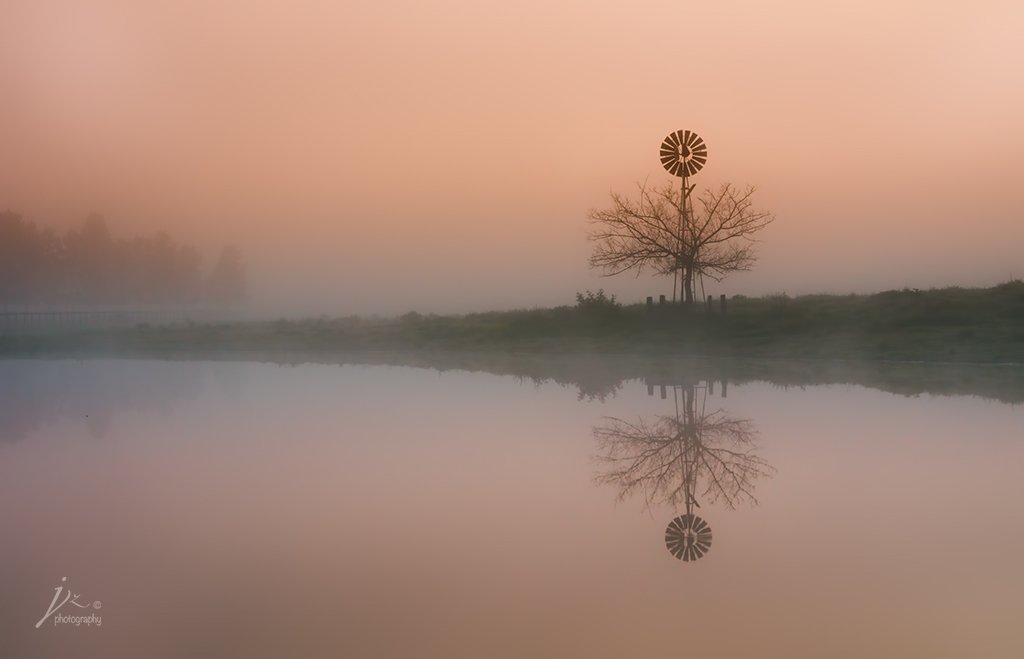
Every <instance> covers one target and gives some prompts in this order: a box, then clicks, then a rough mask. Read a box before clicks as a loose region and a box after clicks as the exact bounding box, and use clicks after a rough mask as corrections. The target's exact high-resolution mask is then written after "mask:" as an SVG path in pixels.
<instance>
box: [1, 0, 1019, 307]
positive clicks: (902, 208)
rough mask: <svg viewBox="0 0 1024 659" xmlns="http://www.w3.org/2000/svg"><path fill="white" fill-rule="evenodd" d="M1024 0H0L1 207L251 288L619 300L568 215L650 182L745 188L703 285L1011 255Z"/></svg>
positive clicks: (828, 285) (507, 299)
mask: <svg viewBox="0 0 1024 659" xmlns="http://www.w3.org/2000/svg"><path fill="white" fill-rule="evenodd" d="M1022 30H1024V8H1022V7H1021V5H1020V4H1019V3H1011V2H999V1H989V0H983V1H981V2H975V3H971V4H970V6H969V7H967V6H965V5H963V4H962V3H951V2H907V3H899V4H896V5H894V4H893V3H889V2H880V1H878V2H875V1H871V2H852V1H849V2H847V1H845V0H844V1H843V2H837V3H827V4H822V3H817V2H809V1H785V2H775V3H771V4H770V5H762V4H759V3H741V2H717V3H705V4H703V5H694V4H692V3H679V2H667V1H649V2H640V3H630V4H628V5H627V4H623V3H621V2H577V1H571V2H565V3H550V2H521V3H514V4H509V3H503V4H498V3H480V2H469V1H464V0H452V1H445V2H435V3H427V4H424V3H416V2H408V1H400V2H395V3H364V4H352V3H347V4H344V5H332V4H330V3H326V4H324V3H313V2H281V1H276V0H258V1H248V2H219V3H207V2H192V1H188V2H176V3H131V4H125V3H115V2H106V1H103V0H95V1H89V2H51V1H49V0H44V1H38V0H31V1H29V0H9V1H7V2H4V3H3V4H2V6H0V89H2V90H3V97H4V102H3V103H0V208H11V209H13V210H16V211H19V212H21V213H23V214H24V215H25V216H27V217H30V218H32V219H34V220H36V221H38V222H40V223H42V224H45V225H48V226H54V227H56V228H65V227H67V226H69V225H71V224H73V223H76V222H79V221H81V219H82V218H84V216H85V215H86V214H87V213H88V212H90V211H98V212H102V213H103V214H105V215H106V217H107V219H108V221H109V223H110V225H111V227H112V228H113V229H114V230H115V232H117V233H118V234H126V235H135V234H139V233H144V232H149V231H156V230H160V229H162V230H167V231H169V232H170V233H171V234H172V235H174V236H175V237H176V238H178V239H180V240H183V241H185V242H186V243H189V244H195V245H197V246H199V247H200V249H201V250H202V251H203V252H204V254H206V255H207V258H212V257H213V256H214V255H215V254H216V253H217V250H219V249H220V246H222V245H224V244H237V245H238V246H239V247H240V248H241V249H242V251H243V253H244V254H245V256H246V260H247V263H248V266H249V272H250V277H251V290H252V303H253V305H254V306H255V307H256V308H257V309H260V310H262V311H263V312H265V313H282V312H291V313H319V312H329V313H349V312H360V313H400V312H404V311H407V310H409V309H417V310H419V311H424V312H425V311H439V312H443V311H467V310H475V309H491V308H509V307H529V306H534V305H552V304H561V303H571V302H572V300H573V295H574V294H575V292H576V291H577V290H583V289H586V288H592V289H596V288H597V287H599V286H603V287H604V288H606V289H608V290H610V291H611V292H614V293H617V294H618V295H619V297H620V298H622V299H625V300H629V301H632V300H636V299H639V298H641V297H642V296H645V295H649V294H658V293H662V292H670V288H671V284H670V283H669V282H654V281H652V280H650V279H649V278H647V277H642V278H640V279H639V280H637V279H633V278H631V277H628V276H627V277H623V278H619V279H616V280H602V279H599V278H597V277H596V276H595V275H594V274H593V273H591V272H589V271H588V269H587V266H586V258H587V255H588V249H589V248H588V245H587V243H586V240H585V233H586V226H585V220H584V218H585V214H586V211H587V210H588V209H589V208H591V207H595V206H600V205H602V204H604V203H605V201H606V199H607V194H608V192H609V190H613V189H614V190H628V189H629V188H630V186H632V185H633V183H634V182H635V181H637V180H644V179H646V178H648V177H649V178H650V179H651V180H652V181H653V180H661V179H662V178H664V177H665V176H664V173H663V172H662V170H661V168H660V166H659V163H658V160H657V152H656V148H657V146H658V144H659V143H660V141H661V139H662V138H663V137H664V136H665V135H666V134H667V133H668V132H670V131H673V130H676V129H691V130H695V131H697V132H698V133H700V134H701V135H702V136H703V137H704V139H705V140H706V141H707V143H708V145H709V149H710V158H709V160H708V164H707V166H706V167H705V168H704V170H703V171H701V172H700V173H699V174H698V176H697V177H696V178H695V179H694V183H696V184H697V185H698V187H704V186H715V185H717V184H719V183H721V182H725V181H731V182H734V183H736V184H740V185H742V184H747V183H750V184H757V185H758V186H760V190H759V193H758V204H759V205H760V206H762V207H765V208H768V209H770V210H772V211H773V212H774V213H775V214H776V215H777V217H778V221H777V222H776V223H775V224H773V225H772V226H771V227H769V228H768V229H767V230H766V231H765V232H764V233H763V235H761V236H760V237H761V238H762V239H763V243H762V245H761V261H760V262H759V264H758V265H757V267H756V269H755V271H754V272H752V273H747V274H742V275H738V276H735V277H733V278H731V279H730V280H728V281H727V283H726V284H724V285H720V286H717V285H716V287H715V288H714V290H713V291H709V292H713V293H716V294H717V293H727V294H734V293H744V294H763V293H773V292H780V291H785V292H788V293H790V294H795V293H803V292H817V291H830V292H850V291H874V290H882V289H890V288H901V287H904V286H909V287H919V288H927V287H931V286H943V285H953V284H959V285H991V284H994V283H997V282H999V281H1005V280H1006V279H1008V278H1009V277H1010V276H1011V275H1014V276H1021V275H1022V273H1024V267H1022V265H1024V264H1022V263H1021V261H1020V257H1019V245H1021V244H1024V222H1021V221H1020V220H1021V211H1020V209H1021V206H1022V201H1024V193H1022V191H1021V188H1020V186H1019V184H1018V183H1017V179H1018V178H1019V175H1020V172H1021V171H1024V155H1022V154H1024V130H1022V128H1021V123H1020V119H1019V118H1020V117H1021V116H1024V86H1022V85H1021V84H1020V83H1019V77H1020V76H1019V72H1020V71H1021V70H1022V69H1024V45H1022V42H1021V40H1020V39H1019V35H1020V33H1021V32H1022Z"/></svg>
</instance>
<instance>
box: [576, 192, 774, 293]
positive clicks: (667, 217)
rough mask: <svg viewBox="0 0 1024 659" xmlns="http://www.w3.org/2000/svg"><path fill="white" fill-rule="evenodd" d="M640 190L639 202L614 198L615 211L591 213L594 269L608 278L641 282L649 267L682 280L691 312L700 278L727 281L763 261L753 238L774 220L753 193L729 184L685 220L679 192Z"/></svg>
mask: <svg viewBox="0 0 1024 659" xmlns="http://www.w3.org/2000/svg"><path fill="white" fill-rule="evenodd" d="M638 187H639V194H638V195H637V198H636V199H631V198H628V197H626V196H624V195H621V194H618V193H614V192H613V193H612V195H611V200H612V205H611V207H610V208H607V209H600V210H592V211H590V213H589V215H588V217H589V220H590V222H591V224H592V225H593V227H594V228H593V229H592V231H591V233H590V235H589V238H590V240H591V241H593V243H594V250H593V253H592V254H591V257H590V265H591V267H593V268H598V269H600V270H602V271H603V272H604V274H605V275H606V276H610V275H617V274H619V273H622V272H627V271H630V270H635V271H636V273H637V275H639V274H640V273H641V272H643V271H644V270H645V269H647V268H650V269H651V270H652V271H653V272H654V273H656V274H659V275H669V274H671V275H673V277H675V276H679V277H680V279H681V289H682V299H683V301H684V302H685V303H686V304H688V305H692V304H694V302H695V300H696V297H695V294H694V288H695V283H696V281H697V279H698V278H700V277H703V276H707V277H709V278H711V279H714V280H715V281H721V280H722V279H723V278H724V277H725V276H726V275H728V274H729V273H730V272H736V271H740V270H749V269H750V268H751V267H752V266H753V264H754V261H755V260H756V256H755V254H754V249H753V242H754V238H753V236H754V234H755V233H757V232H758V231H760V230H761V229H763V228H764V227H766V226H768V225H769V224H771V222H772V221H773V220H774V219H775V217H774V216H773V215H772V214H771V213H768V212H766V211H759V210H755V209H754V207H753V202H752V197H753V194H754V188H752V187H749V188H747V189H746V190H744V191H739V190H737V189H736V188H735V187H733V186H732V185H730V184H725V185H722V186H721V187H720V188H718V190H717V191H714V190H710V189H708V190H705V191H704V192H703V193H702V194H701V195H700V196H699V198H698V200H697V204H696V208H693V206H694V204H693V203H692V202H690V203H688V204H687V212H686V213H683V195H682V191H681V190H680V189H678V188H677V187H675V186H673V185H665V186H662V187H658V188H653V189H652V188H648V187H647V186H646V184H641V185H639V186H638ZM673 281H675V280H673ZM673 290H674V289H673ZM673 297H675V295H674V292H673Z"/></svg>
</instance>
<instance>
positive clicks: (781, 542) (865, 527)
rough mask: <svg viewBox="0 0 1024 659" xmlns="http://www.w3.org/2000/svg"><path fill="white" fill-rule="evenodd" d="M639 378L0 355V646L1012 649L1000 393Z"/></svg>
mask: <svg viewBox="0 0 1024 659" xmlns="http://www.w3.org/2000/svg"><path fill="white" fill-rule="evenodd" d="M488 371H491V372H488ZM587 372H588V373H590V374H591V375H592V374H593V373H594V372H601V369H600V364H597V366H596V367H595V369H592V370H590V371H587ZM707 372H710V373H714V372H715V369H710V370H708V371H707ZM503 373H504V374H503ZM638 374H639V375H638ZM628 375H629V377H619V376H613V377H611V379H606V380H601V381H599V382H596V383H595V382H594V380H593V378H591V377H590V376H589V375H588V376H587V377H583V376H579V375H575V374H572V373H570V374H568V375H566V376H564V377H560V376H558V375H556V374H546V373H545V372H543V371H541V372H540V374H539V375H536V376H533V375H528V374H521V373H520V374H516V373H514V372H509V369H500V368H496V367H491V368H488V367H486V366H485V367H481V368H479V369H465V370H464V369H462V368H459V367H446V368H444V369H441V370H439V369H438V368H429V367H418V366H412V365H395V364H392V365H380V364H377V365H375V364H369V363H366V364H351V363H349V364H315V363H296V364H275V363H260V362H245V361H223V362H221V361H193V362H190V361H146V360H83V361H72V360H54V361H46V360H5V361H0V529H2V539H0V547H2V557H3V561H2V567H0V570H2V577H3V578H2V584H3V588H2V590H0V612H2V615H0V656H2V657H5V658H6V657H11V658H17V659H24V658H34V657H59V656H62V657H76V658H87V657H97V658H100V657H103V658H108V657H146V658H150V659H153V658H162V657H359V658H374V657H388V658H391V657H397V658H401V657H410V658H412V657H415V658H424V657H431V658H432V657H438V658H442V657H443V658H446V659H458V658H462V657H466V658H469V657H472V658H474V659H480V658H487V657H498V658H504V657H509V658H512V657H516V658H523V657H558V658H567V657H588V658H590V657H609V658H610V657H617V658H618V657H656V656H684V655H690V656H701V657H750V656H757V657H778V658H787V659H792V658H794V657H808V658H811V657H814V658H820V657H851V658H852V657H858V658H860V657H922V658H925V657H927V658H928V659H936V658H940V657H957V658H962V657H971V658H975V659H976V658H988V657H992V658H1002V657H1020V656H1024V633H1022V632H1021V625H1020V616H1021V612H1022V611H1024V608H1022V605H1021V593H1024V567H1022V565H1021V556H1022V555H1024V479H1022V478H1021V475H1020V474H1021V469H1022V467H1024V406H1022V405H1021V404H1020V403H1019V398H1018V397H1017V393H1016V392H1012V391H1008V392H1007V395H1005V396H1003V395H1001V394H1000V391H1001V389H1000V387H1001V386H1002V385H1000V382H1002V380H998V381H996V382H995V384H991V381H990V382H989V384H988V385H984V384H982V385H979V386H977V387H973V388H972V386H967V387H966V388H965V389H964V390H963V391H959V390H957V389H956V387H953V388H952V391H954V392H959V393H949V392H950V391H951V388H950V386H949V378H946V380H945V381H944V384H943V385H942V386H936V387H934V390H935V391H936V392H940V393H929V391H930V389H931V387H930V386H929V382H927V381H925V380H927V379H928V377H930V376H927V375H924V376H917V379H918V380H921V381H920V382H917V383H916V384H914V385H913V386H910V385H909V384H908V382H910V379H908V378H907V377H904V376H903V375H901V376H900V378H898V379H897V380H898V383H899V386H897V385H895V384H894V385H893V386H891V387H886V386H882V385H879V387H878V388H875V387H872V386H865V385H862V384H853V383H846V384H842V383H832V384H827V383H826V384H815V382H827V381H828V379H827V378H826V379H824V380H823V379H821V378H811V379H808V380H807V383H804V384H801V380H800V379H793V378H785V379H783V378H775V379H773V378H771V377H761V376H750V377H746V378H730V377H728V376H723V377H720V378H719V377H715V376H708V375H707V373H704V372H698V371H697V370H694V371H693V372H692V374H689V375H688V374H687V372H686V371H685V370H683V371H680V370H679V369H676V370H671V371H668V372H658V373H654V374H651V375H648V376H644V375H643V373H642V370H641V371H637V372H636V373H633V372H629V374H628ZM1014 377H1016V376H1014ZM598 379H599V380H600V378H598ZM833 379H834V378H833ZM954 379H955V378H954ZM862 380H863V381H864V382H869V381H870V382H873V381H874V380H870V379H868V378H862ZM897 380H894V382H896V381H897ZM964 381H967V380H966V379H965V380H964ZM957 382H959V380H957ZM887 388H888V389H889V391H884V390H883V389H887ZM896 392H900V393H896ZM907 392H910V394H911V395H908V393H907ZM76 622H77V624H76ZM37 623H41V624H38V627H37Z"/></svg>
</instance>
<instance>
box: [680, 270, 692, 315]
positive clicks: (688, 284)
mask: <svg viewBox="0 0 1024 659" xmlns="http://www.w3.org/2000/svg"><path fill="white" fill-rule="evenodd" d="M683 272H684V273H685V275H684V277H683V294H682V297H683V304H685V305H686V306H687V307H692V306H693V305H694V297H693V267H692V265H687V266H686V268H685V269H684V270H683Z"/></svg>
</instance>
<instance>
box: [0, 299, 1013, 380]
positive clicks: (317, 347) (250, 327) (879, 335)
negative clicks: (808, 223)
mask: <svg viewBox="0 0 1024 659" xmlns="http://www.w3.org/2000/svg"><path fill="white" fill-rule="evenodd" d="M288 350H297V351H302V352H317V351H334V350H475V351H514V352H535V353H545V352H547V353H564V352H574V353H624V354H671V355H702V356H711V357H784V358H805V359H806V358H812V359H845V360H887V361H928V362H976V363H1024V282H1020V281H1013V282H1008V283H1004V284H1000V285H998V286H994V287H991V288H977V289H965V288H944V289H932V290H927V291H919V290H909V289H904V290H900V291H886V292H883V293H876V294H873V295H806V296H799V297H792V298H791V297H788V296H784V295H775V296H767V297H762V298H747V297H743V296H735V297H732V298H729V300H728V303H727V312H726V313H725V314H722V313H721V310H720V307H719V303H718V301H717V300H716V301H715V304H714V305H713V310H711V311H709V310H708V308H707V307H706V306H705V305H704V304H700V305H698V306H697V307H696V308H695V309H693V310H692V311H690V312H684V311H682V310H681V309H680V308H679V307H675V306H672V305H666V306H664V307H659V306H657V305H656V306H655V307H653V308H649V307H646V306H645V305H626V306H623V305H619V304H617V303H615V302H614V301H612V300H610V299H607V298H605V297H604V296H603V295H597V296H595V295H591V296H581V298H580V300H579V301H578V304H577V305H575V306H564V307H556V308H551V309H530V310H518V311H494V312H486V313H472V314H465V315H446V316H440V315H434V314H430V315H423V314H419V313H415V312H411V313H408V314H405V315H403V316H401V317H398V318H391V319H379V318H363V317H356V316H349V317H341V318H328V317H321V318H316V319H308V320H296V321H287V320H277V321H265V322H239V323H201V324H197V323H175V324H170V325H161V326H151V325H146V324H140V325H136V326H134V327H129V328H122V329H107V330H76V331H66V332H60V333H39V334H21V335H17V334H8V335H5V336H0V355H6V356H33V355H68V356H75V355H84V354H91V353H99V354H104V355H118V354H123V355H134V356H138V355H146V356H157V357H160V356H183V355H192V356H196V355H203V354H207V353H215V352H232V353H245V352H264V351H288Z"/></svg>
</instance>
